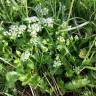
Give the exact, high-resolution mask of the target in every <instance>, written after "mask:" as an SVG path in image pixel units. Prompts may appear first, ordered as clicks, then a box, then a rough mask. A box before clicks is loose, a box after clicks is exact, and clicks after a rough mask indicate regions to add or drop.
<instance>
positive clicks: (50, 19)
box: [46, 17, 53, 27]
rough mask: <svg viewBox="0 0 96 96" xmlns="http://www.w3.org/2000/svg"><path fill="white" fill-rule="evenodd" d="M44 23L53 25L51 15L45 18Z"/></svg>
mask: <svg viewBox="0 0 96 96" xmlns="http://www.w3.org/2000/svg"><path fill="white" fill-rule="evenodd" d="M46 23H47V24H48V27H53V19H52V18H51V17H50V18H47V19H46Z"/></svg>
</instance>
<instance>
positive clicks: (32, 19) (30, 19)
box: [25, 16, 39, 23]
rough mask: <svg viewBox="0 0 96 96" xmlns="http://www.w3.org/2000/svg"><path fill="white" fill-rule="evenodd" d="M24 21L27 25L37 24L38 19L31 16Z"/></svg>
mask: <svg viewBox="0 0 96 96" xmlns="http://www.w3.org/2000/svg"><path fill="white" fill-rule="evenodd" d="M25 21H27V22H29V23H36V22H39V19H38V17H36V16H32V17H27V18H25Z"/></svg>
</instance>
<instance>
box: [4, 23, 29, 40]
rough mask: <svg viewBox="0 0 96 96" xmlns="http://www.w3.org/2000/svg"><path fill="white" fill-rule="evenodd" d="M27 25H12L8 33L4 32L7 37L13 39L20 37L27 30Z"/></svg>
mask: <svg viewBox="0 0 96 96" xmlns="http://www.w3.org/2000/svg"><path fill="white" fill-rule="evenodd" d="M26 28H27V27H26V25H20V26H18V25H11V26H10V27H9V30H8V31H5V32H4V35H5V36H10V38H11V39H14V38H16V37H20V35H21V34H23V32H24V31H25V30H26Z"/></svg>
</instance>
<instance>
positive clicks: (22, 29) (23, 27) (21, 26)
mask: <svg viewBox="0 0 96 96" xmlns="http://www.w3.org/2000/svg"><path fill="white" fill-rule="evenodd" d="M26 28H27V26H26V25H20V26H19V31H25V30H26Z"/></svg>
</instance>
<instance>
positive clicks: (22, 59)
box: [20, 51, 30, 61]
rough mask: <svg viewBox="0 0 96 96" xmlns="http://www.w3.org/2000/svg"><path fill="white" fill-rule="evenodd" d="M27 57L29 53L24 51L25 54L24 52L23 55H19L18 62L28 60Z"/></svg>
mask: <svg viewBox="0 0 96 96" xmlns="http://www.w3.org/2000/svg"><path fill="white" fill-rule="evenodd" d="M29 56H30V52H28V51H26V52H24V53H23V54H22V55H21V58H20V60H21V61H26V60H27V59H28V58H29Z"/></svg>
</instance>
